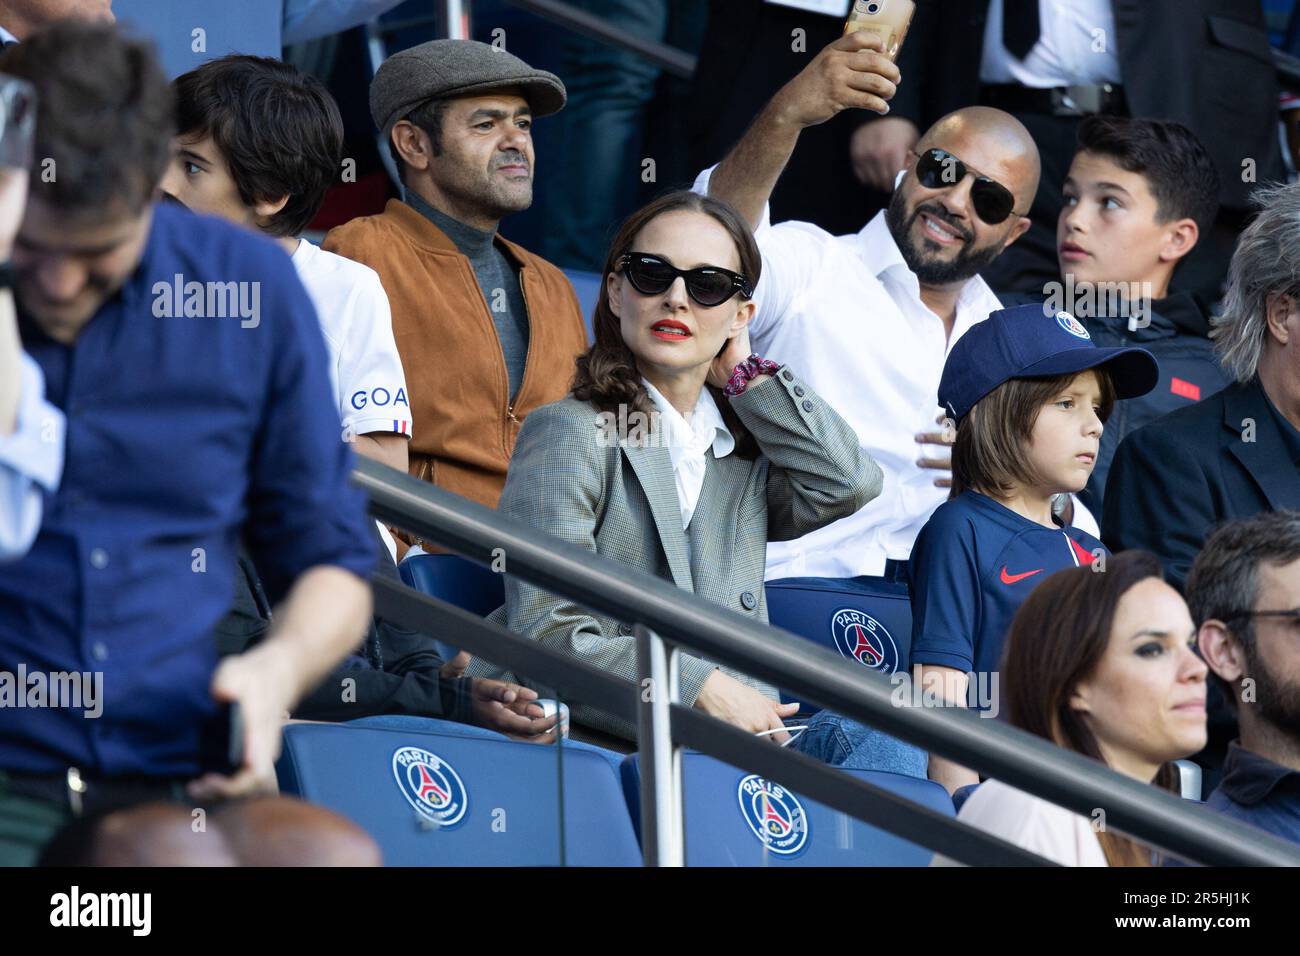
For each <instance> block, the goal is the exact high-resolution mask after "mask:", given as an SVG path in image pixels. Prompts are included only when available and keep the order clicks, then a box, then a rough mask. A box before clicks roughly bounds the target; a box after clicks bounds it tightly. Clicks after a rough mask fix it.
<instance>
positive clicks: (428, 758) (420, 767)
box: [393, 747, 469, 830]
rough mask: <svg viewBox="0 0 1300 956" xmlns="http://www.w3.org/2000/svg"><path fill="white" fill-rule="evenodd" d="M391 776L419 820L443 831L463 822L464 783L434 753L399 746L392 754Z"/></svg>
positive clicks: (465, 806) (467, 798)
mask: <svg viewBox="0 0 1300 956" xmlns="http://www.w3.org/2000/svg"><path fill="white" fill-rule="evenodd" d="M393 776H394V777H395V778H396V779H397V787H398V789H399V790H401V791H402V796H404V797H406V802H407V803H409V804H410V805H411V806H412V807H414V808H415V812H416V813H418V814H419V815H420V816H421V818H423V819H425V820H427V821H429V822H430V823H432V824H434V825H436V826H437V827H439V828H440V829H443V830H450V829H451V828H453V827H456V826H459V825H460V824H461V823H462V822H463V821H464V819H465V813H466V811H467V810H468V809H469V794H468V793H467V792H466V790H465V783H464V781H462V780H461V779H460V774H458V773H456V771H455V769H454V768H453V767H452V765H451V764H449V763H447V761H445V760H443V759H442V758H441V757H439V756H438V755H437V754H435V753H432V752H430V751H428V750H422V749H420V748H419V747H400V748H398V749H397V750H396V751H394V753H393Z"/></svg>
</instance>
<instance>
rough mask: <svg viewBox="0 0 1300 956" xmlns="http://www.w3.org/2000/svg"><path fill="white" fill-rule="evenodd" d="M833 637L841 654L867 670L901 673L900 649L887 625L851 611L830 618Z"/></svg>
mask: <svg viewBox="0 0 1300 956" xmlns="http://www.w3.org/2000/svg"><path fill="white" fill-rule="evenodd" d="M831 636H832V637H833V638H834V639H835V646H836V647H837V648H838V649H839V652H840V653H841V654H843V655H844V656H845V657H847V658H849V659H850V660H855V661H857V662H858V663H859V664H861V665H863V666H864V667H870V668H871V669H872V670H877V671H881V672H883V673H885V674H892V673H894V671H896V670H898V647H897V646H896V645H895V644H894V639H893V638H892V637H890V636H889V631H887V630H886V629H885V625H883V624H881V623H880V622H879V621H877V620H876V619H875V618H874V617H872V616H871V615H870V614H866V613H864V612H863V611H858V610H855V609H854V608H851V607H846V608H841V609H840V610H838V611H836V612H835V613H834V614H833V615H832V616H831Z"/></svg>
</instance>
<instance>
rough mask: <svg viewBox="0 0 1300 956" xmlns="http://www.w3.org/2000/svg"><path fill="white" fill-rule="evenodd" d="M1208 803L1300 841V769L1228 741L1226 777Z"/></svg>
mask: <svg viewBox="0 0 1300 956" xmlns="http://www.w3.org/2000/svg"><path fill="white" fill-rule="evenodd" d="M1205 805H1206V806H1208V807H1210V808H1211V809H1213V810H1218V811H1219V812H1220V813H1224V814H1227V815H1228V816H1230V817H1234V818H1236V819H1238V820H1241V821H1242V822H1244V823H1249V824H1250V825H1251V826H1256V827H1259V828H1260V829H1261V830H1267V831H1268V832H1269V833H1272V834H1274V835H1275V836H1280V837H1281V838H1282V839H1284V840H1290V841H1291V842H1292V843H1297V844H1300V771H1296V770H1292V769H1291V768H1290V767H1283V766H1282V765H1281V764H1276V763H1273V761H1271V760H1268V759H1266V758H1264V757H1261V756H1260V755H1259V754H1256V753H1252V752H1251V751H1249V750H1247V749H1245V748H1244V747H1242V746H1241V744H1240V743H1238V742H1237V741H1235V740H1234V741H1233V742H1232V743H1231V744H1229V745H1228V756H1227V759H1225V760H1224V763H1223V779H1222V780H1220V781H1219V786H1218V787H1217V788H1215V790H1214V792H1213V793H1211V794H1210V798H1209V799H1208V800H1206V801H1205Z"/></svg>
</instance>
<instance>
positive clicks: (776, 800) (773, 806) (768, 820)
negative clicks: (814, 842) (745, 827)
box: [736, 774, 808, 856]
mask: <svg viewBox="0 0 1300 956" xmlns="http://www.w3.org/2000/svg"><path fill="white" fill-rule="evenodd" d="M736 796H737V797H738V798H739V800H740V815H741V816H742V817H744V818H745V822H746V823H747V824H749V829H750V831H751V832H752V833H753V834H754V836H755V837H757V838H758V841H759V842H760V843H762V844H764V845H765V846H766V847H767V849H768V851H769V852H771V853H776V854H779V855H780V856H795V855H796V854H798V853H799V852H800V851H802V850H803V848H804V846H805V845H806V844H807V842H808V816H807V814H805V813H804V809H803V804H801V803H800V802H799V798H798V797H796V796H795V795H794V794H793V793H791V792H790V791H789V790H787V789H786V788H785V787H783V786H781V785H780V784H779V783H773V782H772V781H770V780H764V779H763V778H762V777H760V776H758V775H757V774H750V775H749V776H747V777H744V778H742V779H741V781H740V784H739V785H738V786H737V788H736Z"/></svg>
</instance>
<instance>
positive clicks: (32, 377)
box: [0, 353, 67, 561]
mask: <svg viewBox="0 0 1300 956" xmlns="http://www.w3.org/2000/svg"><path fill="white" fill-rule="evenodd" d="M19 360H20V369H21V371H20V373H19V374H20V375H21V378H22V384H21V387H20V388H19V392H18V420H17V427H15V428H14V430H13V433H12V434H9V435H0V561H3V560H6V559H10V558H18V557H21V556H22V555H24V554H26V553H27V549H28V548H30V547H31V545H32V541H33V540H35V538H36V532H37V531H38V530H40V526H41V514H42V509H41V505H42V489H44V490H45V491H48V492H51V493H53V492H54V491H56V490H57V489H58V487H59V478H60V476H61V475H62V474H63V443H64V434H65V431H66V428H67V424H66V422H65V420H64V417H63V412H61V411H59V410H58V409H57V408H55V407H54V406H53V405H51V404H50V403H49V402H47V401H46V400H45V376H44V375H42V374H41V367H40V366H39V365H37V364H36V361H35V360H34V359H33V358H32V357H31V356H29V355H27V354H26V353H22V354H21V355H20V356H19Z"/></svg>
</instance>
